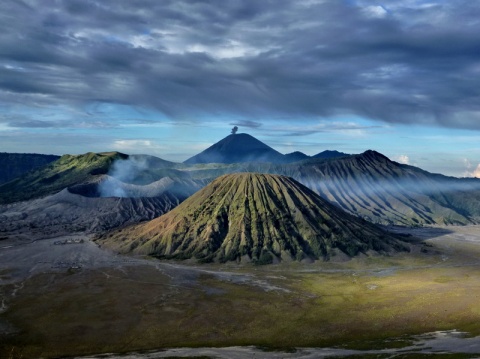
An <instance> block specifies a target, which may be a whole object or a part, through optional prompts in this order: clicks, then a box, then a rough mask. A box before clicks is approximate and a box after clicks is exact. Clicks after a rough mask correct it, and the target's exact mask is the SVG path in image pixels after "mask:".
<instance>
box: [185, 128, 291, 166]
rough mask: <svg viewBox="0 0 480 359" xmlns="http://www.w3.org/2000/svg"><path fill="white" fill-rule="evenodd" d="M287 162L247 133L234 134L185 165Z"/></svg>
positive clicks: (192, 158) (187, 161)
mask: <svg viewBox="0 0 480 359" xmlns="http://www.w3.org/2000/svg"><path fill="white" fill-rule="evenodd" d="M239 162H271V163H281V162H285V159H284V155H282V154H281V153H280V152H278V151H275V150H274V149H273V148H271V147H270V146H267V145H266V144H264V143H263V142H261V141H259V140H257V139H256V138H255V137H253V136H250V135H248V134H246V133H239V134H232V135H229V136H227V137H225V138H224V139H222V140H221V141H219V142H217V143H215V144H213V145H212V146H210V147H209V148H207V149H206V150H204V151H202V152H200V153H199V154H198V155H195V156H193V157H191V158H189V159H188V160H186V161H185V162H184V163H186V164H197V163H239Z"/></svg>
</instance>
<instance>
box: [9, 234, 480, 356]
mask: <svg viewBox="0 0 480 359" xmlns="http://www.w3.org/2000/svg"><path fill="white" fill-rule="evenodd" d="M392 230H394V231H397V232H401V233H410V234H412V235H413V236H415V237H417V238H419V239H420V241H419V242H420V243H419V244H418V245H416V246H414V248H413V250H412V252H411V253H409V254H407V253H402V254H398V255H395V256H390V257H380V256H376V257H367V256H363V257H360V258H357V259H354V260H349V261H342V260H340V259H338V260H337V261H335V260H334V261H332V262H317V263H313V264H303V263H283V264H280V265H270V266H253V265H250V264H235V263H230V264H225V265H219V264H210V265H198V264H193V263H185V262H171V261H167V262H165V261H157V260H153V259H146V258H133V257H126V256H119V255H116V254H114V253H111V252H109V251H107V250H104V249H102V248H99V247H98V246H97V245H96V244H95V243H93V242H92V241H90V239H89V238H88V237H87V236H84V235H81V234H78V235H72V236H63V237H57V238H48V239H38V240H35V238H34V237H32V238H31V239H30V240H26V239H25V238H26V236H25V234H23V236H22V238H21V239H20V238H19V239H15V238H6V239H3V240H1V241H0V357H1V358H38V357H45V358H52V357H64V356H89V357H92V355H93V357H95V355H97V354H100V353H131V352H140V353H141V354H130V355H129V356H125V357H126V358H129V357H130V358H157V357H158V358H160V357H173V356H176V357H187V356H193V355H196V356H203V357H221V358H223V357H230V358H243V357H246V358H250V357H255V356H256V357H267V358H277V357H286V358H295V357H300V358H313V357H321V356H327V355H357V354H360V353H362V354H365V355H366V354H371V355H391V354H392V353H400V352H403V353H404V354H412V353H424V354H425V355H426V354H427V353H431V352H444V353H445V352H446V353H468V354H466V356H462V357H471V356H472V357H473V354H472V353H477V354H478V353H480V337H478V338H477V337H476V336H479V335H480V300H479V298H480V226H465V227H442V228H440V227H422V228H414V229H406V228H392ZM407 239H413V237H407ZM425 333H435V334H431V335H430V336H426V337H425V336H420V337H419V335H423V334H425ZM465 333H466V334H465ZM232 346H235V348H232ZM163 348H185V349H174V350H170V351H160V352H146V351H150V350H159V349H163ZM187 348H199V349H187ZM200 348H204V349H200ZM209 348H210V349H209ZM215 348H218V349H215ZM258 348H268V349H269V350H272V349H275V350H279V351H274V352H271V351H268V352H263V351H262V350H261V349H258ZM299 348H303V349H299ZM318 348H334V349H328V350H327V349H318ZM429 348H430V349H429ZM383 349H388V351H379V350H383ZM359 350H360V351H359ZM412 355H413V354H412ZM111 357H112V358H113V357H116V355H112V356H111ZM122 357H124V356H122ZM376 357H378V356H376ZM381 357H383V356H381Z"/></svg>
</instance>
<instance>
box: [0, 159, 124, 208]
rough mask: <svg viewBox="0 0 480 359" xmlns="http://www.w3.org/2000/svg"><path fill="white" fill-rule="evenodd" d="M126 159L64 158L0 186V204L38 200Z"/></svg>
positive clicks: (100, 173) (102, 172) (86, 179)
mask: <svg viewBox="0 0 480 359" xmlns="http://www.w3.org/2000/svg"><path fill="white" fill-rule="evenodd" d="M126 158H128V156H127V155H125V154H122V153H119V152H105V153H91V152H90V153H87V154H84V155H76V156H75V155H64V156H62V157H60V159H58V160H57V161H54V162H52V163H50V164H48V165H46V166H44V167H41V168H38V169H37V170H35V171H32V172H29V173H27V174H26V175H24V176H22V177H20V178H17V179H15V180H13V181H10V182H8V183H5V184H3V185H1V186H0V204H4V203H12V202H18V201H24V200H29V199H33V198H39V197H42V196H46V195H49V194H53V193H56V192H59V191H61V190H62V189H64V188H67V187H69V186H73V185H75V184H78V183H81V182H86V181H88V180H91V179H92V178H94V177H95V176H98V175H103V174H107V173H108V172H109V170H110V167H111V165H112V164H113V162H115V161H116V160H118V159H126Z"/></svg>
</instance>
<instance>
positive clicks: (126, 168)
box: [98, 157, 148, 197]
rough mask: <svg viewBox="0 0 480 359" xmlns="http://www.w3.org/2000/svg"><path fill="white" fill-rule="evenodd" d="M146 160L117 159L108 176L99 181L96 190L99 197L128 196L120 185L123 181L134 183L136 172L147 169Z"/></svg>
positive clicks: (132, 158)
mask: <svg viewBox="0 0 480 359" xmlns="http://www.w3.org/2000/svg"><path fill="white" fill-rule="evenodd" d="M147 167H148V166H147V161H146V160H145V159H142V158H134V157H130V158H128V159H127V160H117V161H115V162H114V163H113V166H112V168H111V169H110V171H109V172H108V177H107V178H106V179H105V180H104V181H102V182H101V183H100V185H99V186H98V191H99V192H100V196H101V197H129V195H128V194H127V193H126V191H125V189H124V188H123V187H122V184H124V183H134V182H135V179H136V176H137V175H138V173H140V172H142V171H144V170H146V169H147Z"/></svg>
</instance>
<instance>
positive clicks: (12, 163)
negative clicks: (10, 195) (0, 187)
mask: <svg viewBox="0 0 480 359" xmlns="http://www.w3.org/2000/svg"><path fill="white" fill-rule="evenodd" d="M59 158H60V156H55V155H41V154H37V153H0V184H2V183H6V182H9V181H11V180H13V179H15V178H17V177H19V176H21V175H23V174H25V173H27V172H29V171H31V170H33V169H36V168H38V167H42V166H45V165H46V164H48V163H50V162H53V161H55V160H58V159H59Z"/></svg>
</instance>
